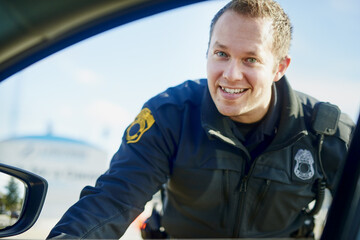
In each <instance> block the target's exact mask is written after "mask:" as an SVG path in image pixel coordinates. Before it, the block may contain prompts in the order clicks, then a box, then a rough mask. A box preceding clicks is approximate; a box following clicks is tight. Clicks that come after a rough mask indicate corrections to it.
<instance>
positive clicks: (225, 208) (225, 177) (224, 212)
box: [221, 169, 230, 227]
mask: <svg viewBox="0 0 360 240" xmlns="http://www.w3.org/2000/svg"><path fill="white" fill-rule="evenodd" d="M229 184H230V182H229V170H228V169H226V170H224V171H223V177H222V186H223V196H224V205H223V207H222V216H221V227H226V216H227V212H228V209H229V205H230V196H229V195H230V186H229Z"/></svg>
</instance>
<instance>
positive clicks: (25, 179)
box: [0, 164, 48, 237]
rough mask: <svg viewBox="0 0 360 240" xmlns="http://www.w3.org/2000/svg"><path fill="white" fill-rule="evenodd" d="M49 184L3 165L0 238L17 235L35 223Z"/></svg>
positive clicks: (0, 180)
mask: <svg viewBox="0 0 360 240" xmlns="http://www.w3.org/2000/svg"><path fill="white" fill-rule="evenodd" d="M47 186H48V184H47V182H46V180H45V179H43V178H42V177H40V176H37V175H35V174H33V173H30V172H27V171H25V170H22V169H19V168H15V167H11V166H8V165H5V164H0V237H9V236H13V235H18V234H20V233H23V232H25V231H26V230H28V229H29V228H30V227H32V226H33V225H34V223H35V222H36V220H37V219H38V217H39V215H40V212H41V209H42V207H43V204H44V201H45V196H46V192H47Z"/></svg>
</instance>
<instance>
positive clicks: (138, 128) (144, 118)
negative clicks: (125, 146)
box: [126, 108, 155, 143]
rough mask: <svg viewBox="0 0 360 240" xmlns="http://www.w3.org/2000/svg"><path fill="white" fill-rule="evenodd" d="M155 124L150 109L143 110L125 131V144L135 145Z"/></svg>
mask: <svg viewBox="0 0 360 240" xmlns="http://www.w3.org/2000/svg"><path fill="white" fill-rule="evenodd" d="M154 123H155V119H154V116H153V115H152V113H151V111H150V109H148V108H143V109H142V110H141V112H140V113H139V114H138V115H137V116H136V118H135V120H134V122H133V123H132V124H131V125H130V126H129V127H128V129H127V130H126V141H127V143H136V142H138V141H139V140H140V138H141V136H142V135H143V134H144V133H145V132H146V131H147V130H149V129H150V128H151V126H152V125H153V124H154Z"/></svg>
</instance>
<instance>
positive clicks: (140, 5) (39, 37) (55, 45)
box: [0, 0, 203, 81]
mask: <svg viewBox="0 0 360 240" xmlns="http://www.w3.org/2000/svg"><path fill="white" fill-rule="evenodd" d="M200 1H203V0H185V1H177V0H121V1H119V0H107V1H98V0H76V1H73V0H55V1H48V0H37V1H36V2H33V1H23V0H3V1H0V81H2V80H4V79H6V78H7V77H9V76H11V75H12V74H14V73H16V72H18V71H20V70H22V69H24V68H25V67H27V66H29V65H31V64H33V63H34V62H36V61H39V60H41V59H43V58H45V57H47V56H49V55H51V54H52V53H55V52H57V51H59V50H61V49H63V48H65V47H68V46H70V45H72V44H74V43H77V42H79V41H81V40H84V39H86V38H88V37H91V36H93V35H96V34H98V33H101V32H103V31H106V30H109V29H111V28H114V27H116V26H119V25H122V24H125V23H128V22H131V21H133V20H136V19H139V18H143V17H146V16H150V15H153V14H156V13H159V12H162V11H166V10H169V9H173V8H176V7H180V6H185V5H188V4H191V3H196V2H200Z"/></svg>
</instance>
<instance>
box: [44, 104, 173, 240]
mask: <svg viewBox="0 0 360 240" xmlns="http://www.w3.org/2000/svg"><path fill="white" fill-rule="evenodd" d="M168 122H170V121H166V122H165V124H169V123H168ZM164 129H167V130H166V131H165V130H164ZM169 129H171V128H166V127H164V126H162V124H160V123H159V122H158V121H157V120H156V121H155V118H154V117H153V114H152V112H151V111H150V110H149V108H146V107H145V108H143V109H142V111H141V112H140V114H139V115H138V116H137V117H136V119H135V121H134V122H133V123H132V124H131V125H130V126H129V127H128V128H127V130H126V131H125V133H124V136H123V138H122V144H121V146H120V148H119V150H118V152H117V153H116V154H115V155H114V156H113V158H112V160H111V163H110V167H109V169H108V170H107V172H106V173H105V174H103V175H101V176H100V177H99V178H98V179H97V181H96V185H95V186H94V187H90V186H87V187H85V188H84V189H83V190H82V192H81V196H80V199H79V201H78V202H77V203H75V204H74V205H73V206H72V207H71V208H70V209H69V210H68V211H67V212H66V213H65V214H64V215H63V217H62V218H61V220H60V221H59V222H58V223H57V225H56V226H55V227H54V228H53V229H52V231H51V232H50V234H49V236H48V238H64V239H65V238H71V239H77V238H86V239H87V238H92V239H104V238H112V239H118V238H120V237H121V236H122V235H123V234H124V232H125V231H126V229H127V228H128V226H129V225H130V224H131V222H132V221H133V220H134V219H135V218H136V217H137V216H138V215H139V214H140V213H141V212H142V211H143V210H144V206H145V204H146V202H148V201H149V200H151V198H152V196H153V194H155V193H156V192H157V191H158V190H159V189H160V187H161V185H162V184H164V183H165V182H166V181H167V178H168V175H169V161H170V160H171V158H172V156H173V154H174V151H175V147H174V146H175V144H174V136H172V134H171V131H169Z"/></svg>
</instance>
